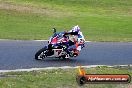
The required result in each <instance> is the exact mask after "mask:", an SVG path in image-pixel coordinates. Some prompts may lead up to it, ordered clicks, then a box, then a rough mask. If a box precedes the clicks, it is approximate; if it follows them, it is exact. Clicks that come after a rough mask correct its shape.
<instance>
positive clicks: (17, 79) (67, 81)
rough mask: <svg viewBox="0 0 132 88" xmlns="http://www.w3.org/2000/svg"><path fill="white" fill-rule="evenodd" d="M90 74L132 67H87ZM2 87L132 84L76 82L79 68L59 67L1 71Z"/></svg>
mask: <svg viewBox="0 0 132 88" xmlns="http://www.w3.org/2000/svg"><path fill="white" fill-rule="evenodd" d="M86 71H87V73H88V74H130V75H131V76H132V68H120V67H116V68H110V67H107V66H101V67H94V68H89V69H86ZM1 75H4V76H5V77H4V76H3V77H0V88H80V87H82V88H131V87H132V84H131V83H130V84H86V85H84V86H79V85H78V84H77V83H76V75H77V69H57V70H42V71H31V72H8V73H1Z"/></svg>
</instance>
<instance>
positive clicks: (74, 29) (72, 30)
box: [70, 25, 80, 33]
mask: <svg viewBox="0 0 132 88" xmlns="http://www.w3.org/2000/svg"><path fill="white" fill-rule="evenodd" d="M70 32H77V33H78V32H80V27H79V26H78V25H76V26H74V27H73V28H72V29H71V30H70Z"/></svg>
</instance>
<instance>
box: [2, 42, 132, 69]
mask: <svg viewBox="0 0 132 88" xmlns="http://www.w3.org/2000/svg"><path fill="white" fill-rule="evenodd" d="M46 44H47V42H46V41H20V40H0V70H14V69H28V68H44V67H60V66H77V65H78V64H81V65H126V64H132V43H131V42H129V43H122V42H87V43H86V47H85V48H84V49H83V50H82V51H81V54H80V56H78V57H76V58H71V59H70V60H59V59H57V58H47V59H45V60H41V61H37V60H35V59H34V55H35V53H36V52H37V50H39V49H40V48H42V47H43V46H45V45H46Z"/></svg>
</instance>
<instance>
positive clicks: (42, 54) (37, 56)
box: [35, 47, 47, 60]
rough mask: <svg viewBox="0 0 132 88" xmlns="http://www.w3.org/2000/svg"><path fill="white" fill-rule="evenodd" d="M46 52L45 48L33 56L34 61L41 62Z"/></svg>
mask: <svg viewBox="0 0 132 88" xmlns="http://www.w3.org/2000/svg"><path fill="white" fill-rule="evenodd" d="M46 52H47V48H46V47H44V48H42V49H40V50H39V51H38V52H37V53H36V54H35V59H36V60H42V59H44V58H45V57H46Z"/></svg>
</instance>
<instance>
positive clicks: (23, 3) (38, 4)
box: [0, 0, 132, 42]
mask: <svg viewBox="0 0 132 88" xmlns="http://www.w3.org/2000/svg"><path fill="white" fill-rule="evenodd" d="M131 8H132V1H131V0H125V1H124V0H116V1H115V0H110V1H109V0H81V1H80V0H51V1H49V0H37V1H36V0H0V38H1V39H21V40H33V39H48V38H49V36H51V35H52V33H51V30H50V29H51V28H52V27H56V28H57V29H58V31H64V30H69V29H71V28H72V26H74V25H77V24H78V25H79V26H80V27H81V31H82V32H83V33H84V36H85V38H86V40H90V41H124V42H129V41H131V42H132V30H131V29H132V25H131V23H132V9H131Z"/></svg>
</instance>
